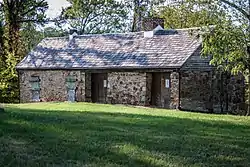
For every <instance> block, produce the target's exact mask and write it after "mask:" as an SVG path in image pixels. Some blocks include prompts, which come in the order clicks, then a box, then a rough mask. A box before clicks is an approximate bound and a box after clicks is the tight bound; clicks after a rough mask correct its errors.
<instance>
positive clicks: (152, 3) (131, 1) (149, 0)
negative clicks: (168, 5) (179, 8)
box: [125, 0, 166, 32]
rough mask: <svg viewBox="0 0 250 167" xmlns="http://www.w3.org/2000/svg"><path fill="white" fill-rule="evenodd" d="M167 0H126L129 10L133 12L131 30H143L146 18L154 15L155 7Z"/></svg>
mask: <svg viewBox="0 0 250 167" xmlns="http://www.w3.org/2000/svg"><path fill="white" fill-rule="evenodd" d="M165 1H166V0H125V4H126V6H127V8H128V10H129V11H130V12H131V14H132V24H131V25H132V26H131V31H133V32H136V31H141V30H142V26H141V25H142V21H143V19H144V18H147V17H152V16H153V12H154V9H156V7H157V6H158V5H160V4H161V5H162V4H163V3H164V2H165Z"/></svg>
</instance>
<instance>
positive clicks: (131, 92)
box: [107, 72, 148, 105]
mask: <svg viewBox="0 0 250 167" xmlns="http://www.w3.org/2000/svg"><path fill="white" fill-rule="evenodd" d="M147 95H148V94H147V74H146V73H139V72H112V73H109V74H108V90H107V102H108V103H111V104H115V103H116V104H132V105H145V104H147V103H148V102H147V98H146V97H147Z"/></svg>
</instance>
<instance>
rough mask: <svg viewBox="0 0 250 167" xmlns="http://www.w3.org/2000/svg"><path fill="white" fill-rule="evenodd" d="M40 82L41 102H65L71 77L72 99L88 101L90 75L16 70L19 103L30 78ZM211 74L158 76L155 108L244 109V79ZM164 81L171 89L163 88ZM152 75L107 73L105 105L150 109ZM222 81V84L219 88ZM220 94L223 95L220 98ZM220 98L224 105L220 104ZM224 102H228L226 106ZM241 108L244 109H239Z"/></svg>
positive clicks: (26, 97)
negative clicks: (72, 85)
mask: <svg viewBox="0 0 250 167" xmlns="http://www.w3.org/2000/svg"><path fill="white" fill-rule="evenodd" d="M34 76H36V77H39V79H40V100H41V101H67V100H68V88H67V83H66V78H67V77H68V76H74V77H75V78H76V81H75V85H76V87H75V100H76V101H86V102H91V101H92V100H91V89H92V88H91V82H92V81H91V72H85V71H68V70H45V71H41V70H36V71H31V70H24V71H19V77H20V100H21V102H32V87H31V82H30V79H31V78H32V77H34ZM218 77H219V76H218V75H215V74H214V72H213V71H192V70H185V71H180V72H163V73H161V80H160V82H161V83H160V85H161V93H160V95H159V102H157V107H161V108H170V109H178V108H181V109H184V110H194V111H205V112H210V111H213V112H220V111H221V108H223V110H224V111H225V110H226V109H227V108H228V111H230V112H232V113H234V114H239V113H240V114H242V113H241V111H243V110H244V108H243V107H244V106H243V103H244V78H243V76H240V75H239V76H237V77H236V76H233V77H232V76H229V78H227V80H226V81H227V84H225V83H224V81H225V79H224V81H222V80H220V79H219V78H218ZM166 79H169V80H170V87H169V88H166V87H165V82H166ZM152 82H154V81H153V79H152V72H108V85H107V86H108V88H107V97H106V103H110V104H131V105H143V106H149V105H150V104H151V100H152V99H151V98H152V97H151V94H152ZM221 82H223V85H222V86H221ZM221 95H222V96H221ZM221 98H223V106H222V104H221V103H220V102H221ZM225 100H227V102H228V105H227V106H228V107H226V103H225ZM242 106H243V107H242Z"/></svg>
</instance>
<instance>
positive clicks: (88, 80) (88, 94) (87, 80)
mask: <svg viewBox="0 0 250 167" xmlns="http://www.w3.org/2000/svg"><path fill="white" fill-rule="evenodd" d="M85 85H86V87H85V94H86V96H85V100H86V102H92V99H91V73H85Z"/></svg>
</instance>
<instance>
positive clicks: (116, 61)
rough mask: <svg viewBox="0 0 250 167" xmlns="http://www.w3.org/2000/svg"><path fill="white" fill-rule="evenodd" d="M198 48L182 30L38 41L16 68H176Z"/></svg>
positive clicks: (196, 41)
mask: <svg viewBox="0 0 250 167" xmlns="http://www.w3.org/2000/svg"><path fill="white" fill-rule="evenodd" d="M200 45H201V43H200V40H199V39H197V38H196V37H193V36H191V35H190V34H189V33H188V32H185V31H181V30H179V31H173V30H171V32H166V31H162V30H161V31H160V32H158V33H156V35H154V36H153V37H152V38H144V35H143V32H137V33H124V34H99V35H82V36H76V37H75V38H74V39H73V40H72V41H69V39H68V38H67V37H64V38H47V39H44V40H43V41H41V42H40V43H39V44H38V45H37V47H36V48H35V49H34V50H33V51H31V52H30V53H29V54H28V55H27V56H26V57H25V58H24V59H23V60H22V61H21V62H20V63H19V64H18V65H17V69H26V68H30V69H42V68H68V69H70V68H72V69H74V68H82V69H91V68H105V69H109V68H125V67H128V68H138V67H140V68H173V67H174V68H180V67H181V66H182V65H183V64H184V63H185V62H186V60H187V59H188V58H189V57H190V56H191V55H192V54H193V53H194V52H195V51H196V49H197V48H198V47H199V46H200Z"/></svg>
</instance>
